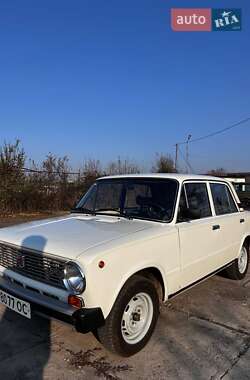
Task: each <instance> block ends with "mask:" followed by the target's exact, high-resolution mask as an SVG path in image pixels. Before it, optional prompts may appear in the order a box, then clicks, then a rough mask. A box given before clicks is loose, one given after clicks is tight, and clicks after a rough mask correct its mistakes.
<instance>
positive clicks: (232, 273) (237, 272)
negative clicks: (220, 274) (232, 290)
mask: <svg viewBox="0 0 250 380" xmlns="http://www.w3.org/2000/svg"><path fill="white" fill-rule="evenodd" d="M248 265H249V244H243V246H242V247H241V251H240V255H239V257H238V258H237V259H236V260H234V262H233V264H232V265H230V267H229V268H227V269H226V271H225V272H226V275H227V277H229V278H231V279H232V280H242V279H243V278H244V277H245V276H246V273H247V270H248Z"/></svg>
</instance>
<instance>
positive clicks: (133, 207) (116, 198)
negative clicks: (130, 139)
mask: <svg viewBox="0 0 250 380" xmlns="http://www.w3.org/2000/svg"><path fill="white" fill-rule="evenodd" d="M177 190H178V183H177V181H176V180H172V179H155V178H149V179H147V178H124V179H121V178H119V179H102V180H98V181H96V183H95V184H94V185H92V186H91V188H90V189H89V191H88V192H87V193H86V194H85V195H84V196H83V198H82V199H81V200H80V201H79V203H78V204H77V206H76V208H74V209H73V211H74V212H83V213H89V214H95V215H96V214H105V215H113V216H114V215H115V216H123V217H127V218H138V219H146V220H155V221H160V222H170V221H171V220H172V218H173V213H174V208H175V201H176V195H177Z"/></svg>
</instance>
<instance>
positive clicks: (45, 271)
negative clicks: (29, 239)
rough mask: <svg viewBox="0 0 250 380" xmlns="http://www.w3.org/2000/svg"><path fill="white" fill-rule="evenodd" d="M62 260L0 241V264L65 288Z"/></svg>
mask: <svg viewBox="0 0 250 380" xmlns="http://www.w3.org/2000/svg"><path fill="white" fill-rule="evenodd" d="M65 262H66V261H64V260H59V259H55V258H52V257H48V256H46V255H43V254H42V252H41V253H39V252H38V253H36V252H32V251H28V250H25V249H23V248H21V247H20V248H19V247H13V246H10V245H8V244H3V243H0V265H2V266H3V267H4V268H6V269H10V270H12V271H13V272H16V273H19V274H21V275H23V276H26V277H29V278H32V279H33V280H37V281H41V282H44V283H46V284H49V285H52V286H56V287H57V288H62V289H65V286H64V284H63V270H64V265H65Z"/></svg>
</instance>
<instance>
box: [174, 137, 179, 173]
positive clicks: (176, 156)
mask: <svg viewBox="0 0 250 380" xmlns="http://www.w3.org/2000/svg"><path fill="white" fill-rule="evenodd" d="M177 165H178V143H176V144H175V160H174V168H175V170H176V172H177Z"/></svg>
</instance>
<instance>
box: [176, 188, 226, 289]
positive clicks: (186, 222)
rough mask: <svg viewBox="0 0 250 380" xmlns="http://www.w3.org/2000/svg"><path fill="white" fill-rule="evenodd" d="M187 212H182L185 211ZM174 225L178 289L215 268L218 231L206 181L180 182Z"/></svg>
mask: <svg viewBox="0 0 250 380" xmlns="http://www.w3.org/2000/svg"><path fill="white" fill-rule="evenodd" d="M187 210H188V212H185V211H187ZM177 227H178V231H179V241H180V252H181V288H184V287H186V286H188V285H190V284H192V283H194V282H195V281H197V280H199V279H201V278H202V277H205V276H207V275H208V274H209V273H211V272H213V271H214V270H215V269H216V266H217V264H216V260H215V256H216V252H217V249H218V245H217V242H218V239H219V235H220V230H219V229H217V228H216V223H215V217H214V216H213V213H212V208H211V198H210V197H209V188H208V184H207V183H206V182H204V181H203V182H187V183H185V184H184V185H183V187H182V191H181V198H180V203H179V210H178V219H177Z"/></svg>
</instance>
